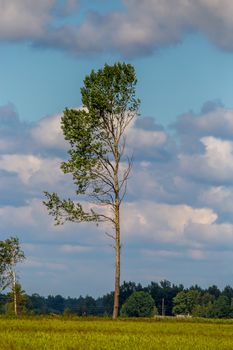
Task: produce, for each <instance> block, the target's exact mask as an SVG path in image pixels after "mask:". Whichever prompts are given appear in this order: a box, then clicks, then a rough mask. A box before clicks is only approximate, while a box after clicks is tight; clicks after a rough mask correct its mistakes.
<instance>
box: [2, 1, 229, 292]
mask: <svg viewBox="0 0 233 350" xmlns="http://www.w3.org/2000/svg"><path fill="white" fill-rule="evenodd" d="M232 10H233V4H232V3H231V1H230V0H221V1H220V0H198V1H196V2H195V3H194V2H193V1H191V0H164V1H163V2H161V1H159V0H144V1H143V0H118V1H107V0H90V1H88V2H87V1H81V0H80V1H76V0H67V1H58V0H42V1H40V2H31V3H30V4H29V2H28V1H26V0H21V1H20V2H19V1H18V0H12V1H11V2H9V3H8V2H5V1H4V0H0V57H1V61H0V62H1V64H0V76H1V88H0V136H1V138H0V238H1V239H5V238H6V237H8V236H10V235H12V234H15V235H18V236H19V238H20V240H21V242H22V244H23V247H24V250H25V253H26V256H27V260H26V262H25V264H23V265H22V266H20V267H19V273H20V277H21V281H22V284H23V287H24V289H25V290H26V291H27V292H28V293H32V292H38V293H40V294H43V295H48V294H58V293H59V294H63V295H71V296H78V295H80V294H84V295H85V294H91V295H93V296H98V295H101V294H102V293H105V292H107V291H109V290H111V289H112V288H113V270H114V252H113V250H112V249H111V247H110V243H111V242H109V241H108V239H107V237H106V236H105V235H104V233H103V232H104V227H98V228H97V227H95V226H92V225H87V224H82V225H74V224H67V225H65V226H62V227H54V224H53V219H52V218H51V217H49V216H48V214H47V212H46V209H45V208H44V207H43V206H42V200H43V194H42V193H43V191H44V190H48V191H57V192H59V193H63V194H64V195H72V193H73V187H72V184H71V182H70V181H69V178H68V177H67V176H64V175H63V174H62V173H61V172H60V170H59V165H60V162H61V161H62V160H63V159H64V157H65V154H66V146H65V144H64V141H63V137H62V133H61V130H60V117H61V115H62V111H63V110H64V108H65V107H79V106H80V105H81V100H80V87H81V86H82V81H83V79H84V77H85V75H87V74H89V72H90V71H91V69H98V68H101V67H102V66H103V65H104V63H106V62H107V63H109V64H111V63H114V62H116V61H126V62H130V63H132V64H133V65H134V66H135V69H136V73H137V77H138V85H137V92H138V96H139V98H140V99H141V109H140V117H139V119H138V121H136V122H135V123H134V124H133V125H132V126H131V127H130V129H129V131H128V143H129V150H134V154H135V163H134V168H133V172H132V177H131V179H130V183H129V188H128V197H127V200H126V202H125V204H124V208H123V210H122V239H123V250H122V280H134V281H136V282H141V283H143V284H146V283H149V282H150V281H152V280H153V281H159V280H161V279H169V280H170V281H172V282H177V283H184V284H185V285H187V286H188V285H191V284H195V283H198V284H200V285H202V286H207V285H210V284H217V285H219V286H220V287H222V286H224V285H226V284H232V279H233V272H232V268H231V266H232V263H233V219H232V218H233V215H232V214H233V180H232V179H233V94H232V91H233V74H232V72H233V35H232V33H233V20H232V18H231V15H230V14H231V13H232Z"/></svg>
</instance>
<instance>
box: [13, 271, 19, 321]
mask: <svg viewBox="0 0 233 350" xmlns="http://www.w3.org/2000/svg"><path fill="white" fill-rule="evenodd" d="M12 274H13V295H14V311H15V316H18V305H17V295H16V293H17V292H16V275H15V269H14V268H13V271H12Z"/></svg>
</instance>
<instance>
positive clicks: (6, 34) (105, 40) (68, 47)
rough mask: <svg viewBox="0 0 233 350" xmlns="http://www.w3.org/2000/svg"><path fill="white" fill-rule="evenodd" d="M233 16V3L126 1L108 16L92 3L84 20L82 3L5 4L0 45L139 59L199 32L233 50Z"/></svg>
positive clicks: (24, 0)
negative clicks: (8, 43)
mask: <svg viewBox="0 0 233 350" xmlns="http://www.w3.org/2000/svg"><path fill="white" fill-rule="evenodd" d="M95 8H96V6H95ZM232 11H233V4H232V1H231V0H221V1H220V0H196V1H192V0H164V1H160V0H146V1H145V0H144V1H143V0H122V8H121V10H112V11H109V12H107V13H102V12H101V10H100V11H97V10H94V9H92V3H91V2H90V4H89V6H88V8H87V9H86V10H85V12H84V15H83V14H82V5H81V4H79V2H78V1H76V0H66V1H64V2H63V3H62V4H61V2H59V1H58V0H42V1H39V2H37V3H33V4H32V2H30V1H28V0H21V1H17V0H13V1H10V2H9V1H5V0H0V13H1V15H0V40H2V41H13V42H16V41H22V42H28V43H30V44H32V45H34V46H40V47H52V48H57V49H61V50H65V51H68V52H72V53H75V54H78V55H79V54H86V53H102V52H117V53H120V54H121V55H122V56H124V57H136V56H145V55H148V54H151V53H153V52H154V51H155V50H157V49H160V48H162V47H164V46H169V45H174V44H177V43H179V42H181V41H182V40H183V39H184V38H185V36H187V35H188V34H190V33H195V32H197V33H202V34H203V35H205V36H206V37H207V38H208V39H209V40H210V41H211V42H213V43H214V44H215V45H217V46H218V47H219V48H221V49H223V50H227V51H232V50H233V35H232V32H233V19H232V16H231V13H232ZM74 18H75V19H74ZM84 38H85V40H84Z"/></svg>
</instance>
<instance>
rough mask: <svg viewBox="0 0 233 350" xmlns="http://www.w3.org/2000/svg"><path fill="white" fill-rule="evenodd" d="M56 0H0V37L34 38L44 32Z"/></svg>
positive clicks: (5, 38)
mask: <svg viewBox="0 0 233 350" xmlns="http://www.w3.org/2000/svg"><path fill="white" fill-rule="evenodd" d="M55 1H56V0H40V1H33V2H32V1H30V0H20V1H18V0H11V1H8V0H0V39H3V40H27V39H30V38H33V39H36V38H39V37H41V36H42V35H43V34H44V31H45V27H46V25H47V24H48V23H49V21H50V20H51V16H50V11H51V9H52V7H53V6H54V4H55Z"/></svg>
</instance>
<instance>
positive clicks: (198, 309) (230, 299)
mask: <svg viewBox="0 0 233 350" xmlns="http://www.w3.org/2000/svg"><path fill="white" fill-rule="evenodd" d="M138 292H143V293H141V299H143V298H144V307H146V303H147V302H148V295H149V296H150V297H151V299H152V300H153V303H154V304H153V306H154V307H153V313H152V314H151V316H153V315H162V316H174V315H183V316H193V317H206V318H233V288H232V287H230V286H226V287H225V288H224V289H223V290H220V289H219V288H218V287H217V286H215V285H213V286H210V287H208V288H201V287H200V286H197V285H194V286H191V287H190V288H184V286H183V285H182V284H179V285H176V284H172V283H171V282H169V281H167V280H163V281H161V282H160V283H157V282H151V283H150V284H148V285H147V286H145V287H143V286H142V285H141V284H140V283H138V284H136V283H135V282H123V283H122V284H121V286H120V299H119V308H120V310H121V312H120V314H121V315H122V316H140V314H138V313H135V311H132V310H135V309H137V308H139V305H134V306H133V307H134V308H133V309H132V302H131V304H130V303H129V300H130V297H132V296H134V295H135V294H137V296H139V295H140V293H138ZM16 294H17V300H18V314H29V315H49V314H53V315H54V314H57V315H67V316H72V315H77V316H111V315H112V312H113V308H114V292H111V293H107V294H105V295H103V296H102V297H99V298H96V299H95V298H93V297H91V296H88V295H87V296H85V297H84V296H79V297H77V298H71V297H67V298H65V297H62V296H61V295H56V296H52V295H49V296H48V297H44V296H40V295H39V294H32V295H27V294H26V293H25V292H24V291H23V290H22V289H21V288H20V286H19V285H18V289H17V290H16ZM136 300H137V299H136ZM142 301H143V300H142ZM139 302H140V301H139ZM139 302H138V303H139ZM149 302H150V301H149ZM12 305H13V295H12V292H10V293H8V294H1V295H0V313H1V314H12V313H14V310H13V308H12ZM126 306H127V307H126ZM133 312H134V313H133ZM141 316H144V314H142V315H141Z"/></svg>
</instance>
